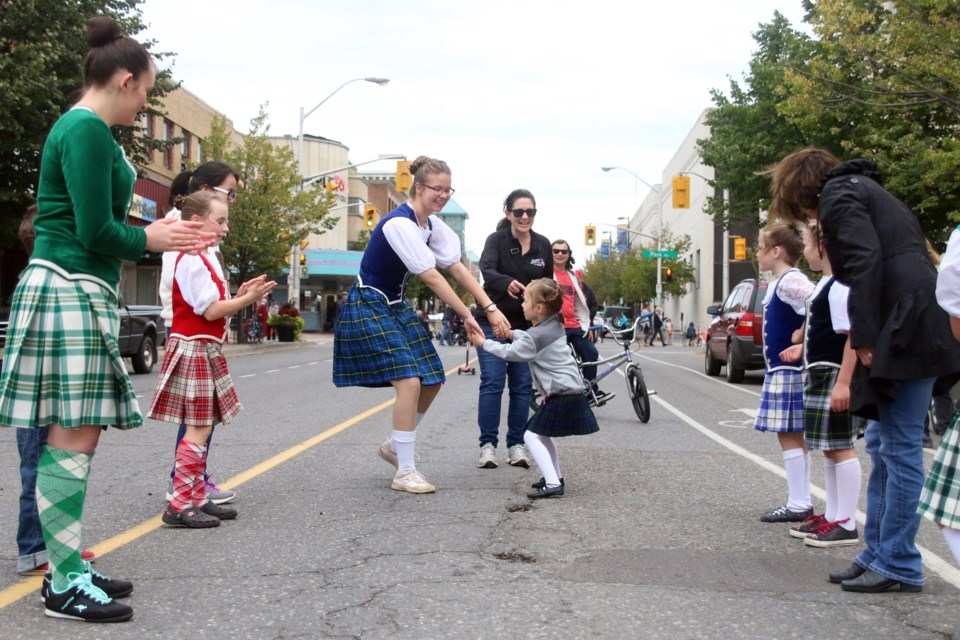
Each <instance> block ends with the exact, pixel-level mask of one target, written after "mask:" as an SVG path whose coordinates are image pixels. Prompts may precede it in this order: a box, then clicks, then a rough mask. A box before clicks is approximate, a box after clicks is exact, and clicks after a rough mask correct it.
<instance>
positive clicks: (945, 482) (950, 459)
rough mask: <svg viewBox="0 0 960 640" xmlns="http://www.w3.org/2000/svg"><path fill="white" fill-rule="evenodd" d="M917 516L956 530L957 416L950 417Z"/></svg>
mask: <svg viewBox="0 0 960 640" xmlns="http://www.w3.org/2000/svg"><path fill="white" fill-rule="evenodd" d="M917 513H919V514H920V515H922V516H923V517H924V518H927V519H928V520H933V521H934V522H936V523H937V524H941V525H943V526H945V527H950V528H951V529H960V413H958V414H956V415H954V416H953V420H952V421H951V422H950V426H949V427H948V428H947V431H946V433H944V434H943V439H942V440H941V441H940V448H939V449H937V455H936V457H935V458H934V459H933V466H931V467H930V473H929V474H927V482H926V484H925V485H924V487H923V493H921V494H920V506H919V507H918V508H917Z"/></svg>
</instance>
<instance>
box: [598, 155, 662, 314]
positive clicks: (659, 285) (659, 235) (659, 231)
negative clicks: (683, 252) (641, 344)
mask: <svg viewBox="0 0 960 640" xmlns="http://www.w3.org/2000/svg"><path fill="white" fill-rule="evenodd" d="M600 169H601V170H602V171H604V172H607V171H613V170H614V169H619V170H620V171H626V172H627V173H629V174H630V175H632V176H633V177H634V178H636V179H637V180H638V181H639V182H642V183H643V184H645V185H647V186H648V187H649V188H650V190H651V191H653V192H654V193H656V194H657V291H656V296H654V301H653V306H654V307H657V306H660V297H661V296H662V295H663V281H662V279H661V278H662V274H661V271H663V258H662V257H661V256H660V254H661V253H662V251H663V193H662V192H661V190H660V187H659V186H656V187H655V186H653V185H652V184H650V183H649V182H647V181H646V180H644V179H643V178H641V177H640V176H638V175H637V174H635V173H634V172H633V171H630V169H625V168H623V167H600Z"/></svg>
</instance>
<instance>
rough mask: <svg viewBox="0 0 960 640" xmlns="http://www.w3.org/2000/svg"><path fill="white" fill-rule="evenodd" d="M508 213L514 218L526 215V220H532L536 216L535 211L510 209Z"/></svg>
mask: <svg viewBox="0 0 960 640" xmlns="http://www.w3.org/2000/svg"><path fill="white" fill-rule="evenodd" d="M510 213H512V214H513V215H514V217H515V218H522V217H523V214H527V217H528V218H532V217H533V216H535V215H537V210H536V209H510Z"/></svg>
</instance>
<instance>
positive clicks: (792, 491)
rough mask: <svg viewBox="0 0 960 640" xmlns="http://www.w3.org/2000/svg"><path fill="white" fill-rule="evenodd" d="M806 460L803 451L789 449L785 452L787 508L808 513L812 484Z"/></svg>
mask: <svg viewBox="0 0 960 640" xmlns="http://www.w3.org/2000/svg"><path fill="white" fill-rule="evenodd" d="M806 466H807V462H806V458H805V457H804V455H803V449H788V450H787V451H784V452H783V468H784V469H785V470H786V472H787V508H788V509H790V510H791V511H806V510H807V509H809V508H810V484H809V483H807V484H806V487H804V481H805V480H806V479H807V473H806Z"/></svg>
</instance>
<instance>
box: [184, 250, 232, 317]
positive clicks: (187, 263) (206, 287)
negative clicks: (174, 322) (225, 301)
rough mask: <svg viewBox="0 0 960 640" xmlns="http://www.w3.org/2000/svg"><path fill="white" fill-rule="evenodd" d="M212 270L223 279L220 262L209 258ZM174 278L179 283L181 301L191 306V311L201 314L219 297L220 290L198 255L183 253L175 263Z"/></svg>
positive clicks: (222, 280)
mask: <svg viewBox="0 0 960 640" xmlns="http://www.w3.org/2000/svg"><path fill="white" fill-rule="evenodd" d="M208 260H209V262H210V264H211V266H213V270H214V272H215V273H216V274H217V276H218V277H219V278H220V281H221V282H225V281H224V279H223V272H222V271H221V269H220V263H219V262H218V261H217V260H216V258H214V259H209V258H208ZM174 278H175V279H176V281H177V284H178V285H180V295H182V296H183V301H184V302H186V303H187V304H188V305H190V306H191V307H192V308H193V312H194V313H195V314H197V315H198V316H202V315H203V314H204V313H205V312H206V310H207V309H208V308H210V305H212V304H213V303H214V302H216V301H217V300H219V299H220V291H219V290H218V289H217V285H216V284H215V283H214V281H213V279H212V278H210V271H209V270H208V269H207V265H205V264H203V260H202V259H201V258H200V256H191V255H185V256H183V258H181V259H180V262H179V263H178V264H177V268H176V272H175V273H174Z"/></svg>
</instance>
